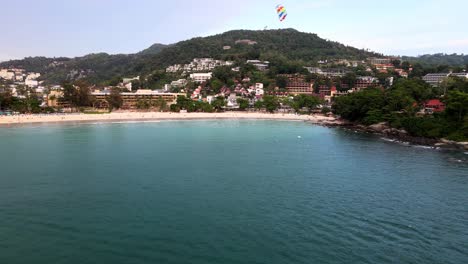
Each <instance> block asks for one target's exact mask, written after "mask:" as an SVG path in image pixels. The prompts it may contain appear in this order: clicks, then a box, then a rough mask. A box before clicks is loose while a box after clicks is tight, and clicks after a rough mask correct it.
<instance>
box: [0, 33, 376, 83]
mask: <svg viewBox="0 0 468 264" xmlns="http://www.w3.org/2000/svg"><path fill="white" fill-rule="evenodd" d="M238 40H250V41H253V42H256V44H254V45H249V44H242V43H237V44H236V42H237V41H238ZM224 46H230V47H231V48H230V49H223V47H224ZM369 56H381V55H380V54H375V53H371V52H367V51H364V50H360V49H356V48H353V47H349V46H345V45H342V44H340V43H337V42H332V41H327V40H324V39H322V38H320V37H318V36H317V35H316V34H310V33H303V32H299V31H297V30H294V29H283V30H263V31H250V30H235V31H229V32H226V33H223V34H219V35H214V36H209V37H203V38H193V39H190V40H186V41H181V42H179V43H176V44H173V45H168V46H166V45H162V44H155V45H153V46H151V47H150V48H148V49H146V50H144V51H142V52H139V53H136V54H129V55H122V54H121V55H109V54H105V53H99V54H91V55H87V56H84V57H78V58H73V59H69V58H53V59H51V58H43V57H38V58H26V59H24V60H17V61H9V62H4V63H1V64H0V67H9V66H15V67H22V68H25V69H26V70H28V71H36V72H40V73H41V74H42V75H43V76H42V78H43V79H44V80H46V81H47V82H48V83H58V82H60V81H63V80H66V79H67V78H68V79H70V78H78V77H79V78H86V79H88V80H89V81H90V82H92V83H100V82H104V81H108V80H111V79H115V78H119V77H124V76H133V75H143V76H144V75H146V74H149V73H151V72H154V71H155V70H161V69H164V68H165V67H167V66H169V65H172V64H181V63H188V62H190V61H191V60H193V59H194V58H201V57H211V58H215V59H224V60H234V61H242V60H246V59H262V60H278V59H281V60H285V61H295V62H301V63H304V64H314V63H316V62H317V60H320V59H336V58H340V59H341V58H344V59H365V58H366V57H369Z"/></svg>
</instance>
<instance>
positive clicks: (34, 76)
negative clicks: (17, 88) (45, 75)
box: [26, 72, 41, 80]
mask: <svg viewBox="0 0 468 264" xmlns="http://www.w3.org/2000/svg"><path fill="white" fill-rule="evenodd" d="M39 77H41V74H40V73H35V72H32V73H29V74H28V75H26V80H37V78H39Z"/></svg>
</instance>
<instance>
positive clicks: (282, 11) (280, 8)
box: [276, 5, 288, 22]
mask: <svg viewBox="0 0 468 264" xmlns="http://www.w3.org/2000/svg"><path fill="white" fill-rule="evenodd" d="M276 12H277V13H278V18H279V20H280V21H281V22H282V21H284V20H285V19H286V16H288V13H287V12H286V8H284V6H283V5H277V6H276Z"/></svg>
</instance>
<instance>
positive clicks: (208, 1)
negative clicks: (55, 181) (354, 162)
mask: <svg viewBox="0 0 468 264" xmlns="http://www.w3.org/2000/svg"><path fill="white" fill-rule="evenodd" d="M280 3H281V4H284V5H285V7H286V9H287V11H288V18H287V19H286V20H285V21H284V22H282V23H281V22H279V21H278V19H277V17H276V13H275V6H276V5H277V4H280ZM0 7H1V9H0V12H1V16H0V17H1V18H2V19H1V21H2V25H3V26H2V31H1V32H0V61H1V60H7V59H12V58H23V57H25V56H50V57H53V56H56V57H57V56H80V55H85V54H88V53H96V52H107V53H133V52H137V51H140V50H142V49H144V48H147V47H148V46H150V45H151V44H153V43H165V44H168V43H174V42H177V41H180V40H185V39H189V38H192V37H197V36H207V35H211V34H216V33H222V32H224V31H227V30H231V29H263V28H264V27H266V26H268V28H269V29H276V28H295V29H298V30H300V31H304V32H313V33H317V34H318V35H319V36H320V37H323V38H326V39H330V40H334V41H339V42H342V43H344V44H348V45H352V46H356V47H359V48H368V49H371V50H374V51H378V52H382V53H385V54H392V55H418V54H424V53H438V52H444V53H454V52H457V53H468V27H467V23H468V22H467V21H468V20H467V19H466V14H467V13H466V12H467V10H468V1H467V0H453V1H450V0H447V1H433V0H424V1H420V0H392V1H379V0H352V1H351V0H317V1H315V0H284V1H273V0H236V1H232V0H229V1H223V0H197V1H190V0H165V1H157V0H0Z"/></svg>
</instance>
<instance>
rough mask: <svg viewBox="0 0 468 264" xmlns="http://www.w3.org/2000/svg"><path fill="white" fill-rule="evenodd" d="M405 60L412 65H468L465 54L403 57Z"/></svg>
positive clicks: (467, 57)
mask: <svg viewBox="0 0 468 264" xmlns="http://www.w3.org/2000/svg"><path fill="white" fill-rule="evenodd" d="M402 59H403V60H405V61H409V62H411V63H420V64H422V65H424V66H439V65H447V66H459V67H464V66H466V65H468V55H464V54H443V53H439V54H426V55H421V56H418V57H407V56H405V57H402Z"/></svg>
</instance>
